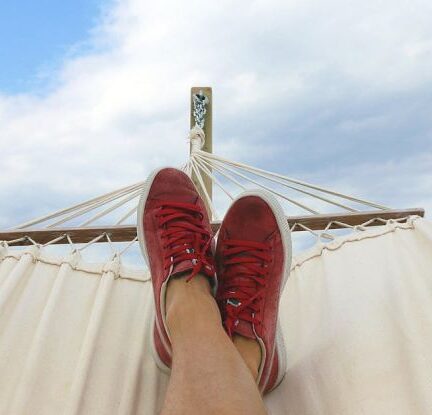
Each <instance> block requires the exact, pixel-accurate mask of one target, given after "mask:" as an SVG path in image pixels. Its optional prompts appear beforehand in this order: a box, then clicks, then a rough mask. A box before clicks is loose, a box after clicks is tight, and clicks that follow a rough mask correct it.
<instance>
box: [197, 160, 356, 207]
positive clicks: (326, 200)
mask: <svg viewBox="0 0 432 415" xmlns="http://www.w3.org/2000/svg"><path fill="white" fill-rule="evenodd" d="M198 157H200V156H199V155H198ZM242 170H245V171H247V170H246V169H242ZM249 173H251V174H254V175H256V176H259V177H262V178H264V179H266V180H269V181H272V182H274V183H278V184H281V185H282V186H285V187H287V188H289V189H292V190H295V191H297V192H299V193H303V194H306V195H308V196H312V197H313V198H316V199H320V200H322V201H324V202H327V203H329V204H331V205H334V206H338V207H341V208H343V209H345V210H348V211H350V212H358V210H357V209H354V208H352V207H350V206H347V205H344V204H342V203H338V202H336V201H334V200H331V199H327V198H326V197H323V196H320V195H317V194H315V193H311V192H308V191H306V190H303V189H299V188H298V187H295V186H291V185H289V184H287V183H285V182H284V181H283V180H280V179H277V178H275V177H272V176H271V175H270V174H268V173H260V172H249ZM268 190H269V191H272V189H271V188H268Z"/></svg>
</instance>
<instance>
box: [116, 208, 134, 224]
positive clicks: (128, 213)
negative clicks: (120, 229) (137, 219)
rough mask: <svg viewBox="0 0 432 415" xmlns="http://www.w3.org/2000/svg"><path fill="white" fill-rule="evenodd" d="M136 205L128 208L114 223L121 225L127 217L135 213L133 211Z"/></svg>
mask: <svg viewBox="0 0 432 415" xmlns="http://www.w3.org/2000/svg"><path fill="white" fill-rule="evenodd" d="M137 209H138V206H134V207H133V208H132V209H131V210H129V211H128V212H126V214H125V215H123V216H122V217H121V218H120V219H119V220H118V221H117V222H116V223H115V225H121V224H122V223H123V222H124V221H126V220H127V219H129V218H130V217H131V216H132V215H134V214H135V212H136V211H137Z"/></svg>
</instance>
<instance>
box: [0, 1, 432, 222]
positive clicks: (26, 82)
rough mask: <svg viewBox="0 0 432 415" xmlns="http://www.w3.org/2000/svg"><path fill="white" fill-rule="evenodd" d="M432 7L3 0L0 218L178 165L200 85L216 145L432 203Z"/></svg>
mask: <svg viewBox="0 0 432 415" xmlns="http://www.w3.org/2000/svg"><path fill="white" fill-rule="evenodd" d="M23 10H25V13H24V12H23ZM431 15H432V3H431V2H430V1H426V0H411V1H407V0H397V1H394V0H382V1H380V2H364V1H360V0H354V1H352V2H349V3H347V2H346V1H345V0H328V1H326V2H322V1H321V0H302V1H299V0H265V1H264V0H254V1H249V0H238V1H236V2H232V1H228V0H220V1H218V2H207V3H203V2H202V1H198V0H188V1H184V2H178V1H176V0H165V1H161V2H154V1H148V0H116V1H110V2H104V1H100V2H96V0H91V1H86V2H84V1H77V2H74V3H73V4H72V3H71V2H69V3H67V4H64V3H62V2H54V1H51V2H47V1H45V2H37V7H36V2H19V1H18V2H14V3H12V2H9V4H8V5H2V13H0V16H1V17H0V19H2V22H1V23H2V24H0V35H1V36H0V38H1V39H0V42H1V47H0V68H1V72H0V139H1V143H2V152H1V153H0V165H1V166H2V173H3V174H2V175H0V200H2V204H1V205H0V227H7V226H13V225H14V224H16V223H19V222H22V221H25V220H27V219H29V218H32V217H34V216H37V215H42V214H44V213H47V212H49V211H52V210H56V209H59V208H62V207H64V206H67V205H69V204H71V203H75V202H79V201H82V200H85V199H86V198H90V197H93V196H94V195H97V194H101V193H104V192H108V191H110V190H112V189H114V188H118V187H121V186H124V185H127V184H130V183H134V182H136V181H138V180H142V179H143V178H145V177H146V175H147V174H148V173H149V172H150V171H151V170H152V169H153V168H155V167H158V166H161V165H180V164H182V163H183V162H184V161H185V160H186V159H187V156H188V144H187V141H186V137H187V134H188V125H189V89H190V87H191V86H199V85H210V86H212V87H213V91H214V151H215V152H216V153H218V154H220V155H223V156H226V157H229V158H231V159H237V160H240V161H243V162H246V163H249V164H253V165H256V166H258V167H262V168H264V169H268V170H272V171H277V172H280V173H284V174H287V175H290V176H293V177H296V178H299V179H303V180H307V181H310V182H313V183H316V184H321V185H324V186H327V187H330V188H335V189H337V190H339V191H342V192H345V193H349V194H353V195H357V196H360V197H364V198H366V199H369V200H374V201H377V202H380V203H382V204H384V205H388V206H390V207H394V208H406V207H424V208H426V210H427V211H430V210H431V209H432V193H431V189H432V122H431V119H432V117H431V115H432V102H431V101H432V26H431V25H430V16H431Z"/></svg>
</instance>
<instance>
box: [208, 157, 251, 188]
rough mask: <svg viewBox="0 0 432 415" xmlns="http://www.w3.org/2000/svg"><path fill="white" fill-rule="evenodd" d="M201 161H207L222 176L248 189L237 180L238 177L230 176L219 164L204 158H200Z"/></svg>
mask: <svg viewBox="0 0 432 415" xmlns="http://www.w3.org/2000/svg"><path fill="white" fill-rule="evenodd" d="M200 161H201V162H203V163H205V164H206V165H207V166H209V167H210V168H212V169H214V170H216V171H217V172H218V173H219V174H221V175H222V176H224V177H225V178H226V179H228V180H229V181H231V182H233V183H234V184H236V185H237V186H239V187H240V188H241V189H242V190H246V187H245V186H243V185H242V184H241V183H240V182H239V181H237V180H236V179H234V178H233V177H232V176H230V175H229V174H228V173H225V172H224V171H223V170H222V169H219V168H218V166H216V165H215V164H213V165H212V164H210V163H209V162H208V161H207V160H206V159H204V158H200Z"/></svg>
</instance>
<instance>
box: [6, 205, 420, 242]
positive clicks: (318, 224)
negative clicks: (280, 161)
mask: <svg viewBox="0 0 432 415" xmlns="http://www.w3.org/2000/svg"><path fill="white" fill-rule="evenodd" d="M411 215H417V216H421V217H423V216H424V209H421V208H412V209H402V210H383V211H376V210H375V211H370V212H356V213H336V214H324V215H313V216H288V217H287V219H288V223H289V225H290V226H292V225H294V223H299V224H302V225H304V226H306V227H307V228H309V229H311V230H322V229H324V228H325V227H326V226H327V225H328V224H329V223H330V222H334V221H336V222H341V223H345V224H347V225H351V226H355V225H361V224H362V223H365V222H367V221H368V220H371V219H374V218H381V219H385V220H387V219H401V218H405V217H407V216H411ZM379 225H382V223H380V222H378V221H377V222H373V223H371V224H369V225H368V226H379ZM219 226H220V222H214V223H212V227H213V230H215V231H216V230H217V229H219ZM338 228H343V226H341V225H338V224H333V225H332V226H331V228H330V229H338ZM294 231H303V229H301V228H300V227H296V228H295V229H294ZM103 233H107V234H109V236H110V239H111V240H112V241H113V242H129V241H132V240H133V239H134V238H135V237H136V235H137V232H136V227H135V226H133V225H116V226H92V227H84V228H67V227H65V228H54V229H53V228H49V229H19V230H7V231H0V241H13V240H16V239H20V238H24V237H26V236H27V237H30V238H31V239H32V240H33V241H35V242H37V243H39V244H46V243H48V242H50V241H52V240H54V239H55V238H57V237H59V236H61V235H64V234H68V235H69V236H70V238H71V240H72V241H73V242H74V243H76V244H79V243H87V242H90V241H91V240H93V239H94V238H96V237H98V236H100V235H102V234H103ZM98 242H106V239H105V238H102V239H100V240H99V241H98ZM55 243H56V244H65V243H67V240H66V238H64V239H61V240H60V241H57V242H55ZM11 245H14V246H20V245H31V242H30V241H29V240H27V239H26V240H22V241H18V242H15V243H13V244H12V243H11Z"/></svg>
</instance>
